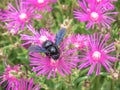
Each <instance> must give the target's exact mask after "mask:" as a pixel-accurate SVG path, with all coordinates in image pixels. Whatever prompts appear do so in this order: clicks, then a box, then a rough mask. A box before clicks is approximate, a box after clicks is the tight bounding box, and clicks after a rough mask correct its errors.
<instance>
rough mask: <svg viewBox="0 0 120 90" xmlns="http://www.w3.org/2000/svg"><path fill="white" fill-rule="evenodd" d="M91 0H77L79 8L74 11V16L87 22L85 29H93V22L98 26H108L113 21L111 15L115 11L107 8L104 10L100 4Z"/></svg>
mask: <svg viewBox="0 0 120 90" xmlns="http://www.w3.org/2000/svg"><path fill="white" fill-rule="evenodd" d="M93 1H94V0H92V1H91V2H92V3H88V2H87V1H86V0H82V1H79V5H80V7H81V10H76V11H74V16H75V18H76V19H78V20H79V21H80V22H87V24H86V28H87V29H90V28H92V29H93V28H94V27H95V24H96V25H98V26H99V28H101V27H104V28H110V25H111V23H112V22H113V21H115V20H114V19H113V17H112V16H111V15H115V14H117V12H111V11H110V10H109V9H108V10H104V9H103V5H102V4H100V5H98V4H96V3H94V2H93Z"/></svg>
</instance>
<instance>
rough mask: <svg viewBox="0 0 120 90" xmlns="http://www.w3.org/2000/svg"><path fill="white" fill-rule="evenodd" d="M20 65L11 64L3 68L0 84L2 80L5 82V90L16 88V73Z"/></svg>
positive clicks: (18, 72) (18, 71) (17, 81)
mask: <svg viewBox="0 0 120 90" xmlns="http://www.w3.org/2000/svg"><path fill="white" fill-rule="evenodd" d="M20 73H21V72H20V66H19V65H16V66H14V67H11V66H9V65H8V66H7V67H6V69H5V72H4V73H3V75H2V76H0V79H2V81H0V85H2V84H3V83H4V82H7V84H6V86H4V87H6V90H11V89H12V90H14V88H16V86H17V85H18V83H19V80H18V77H17V76H18V75H19V74H20Z"/></svg>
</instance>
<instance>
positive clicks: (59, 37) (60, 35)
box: [55, 28, 66, 46]
mask: <svg viewBox="0 0 120 90" xmlns="http://www.w3.org/2000/svg"><path fill="white" fill-rule="evenodd" d="M65 32H66V29H65V28H62V29H60V30H59V32H58V33H57V34H56V39H55V44H56V45H57V46H58V45H59V44H60V42H61V41H62V39H63V37H64V35H65Z"/></svg>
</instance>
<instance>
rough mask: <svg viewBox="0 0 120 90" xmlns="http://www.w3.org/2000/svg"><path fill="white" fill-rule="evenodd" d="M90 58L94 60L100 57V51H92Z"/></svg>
mask: <svg viewBox="0 0 120 90" xmlns="http://www.w3.org/2000/svg"><path fill="white" fill-rule="evenodd" d="M92 58H93V59H94V60H99V59H100V58H101V53H100V52H99V51H95V52H93V54H92Z"/></svg>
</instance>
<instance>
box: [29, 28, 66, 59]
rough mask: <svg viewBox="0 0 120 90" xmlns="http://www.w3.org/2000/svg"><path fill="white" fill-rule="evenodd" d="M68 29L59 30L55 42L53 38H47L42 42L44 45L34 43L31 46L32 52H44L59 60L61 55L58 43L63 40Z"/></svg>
mask: <svg viewBox="0 0 120 90" xmlns="http://www.w3.org/2000/svg"><path fill="white" fill-rule="evenodd" d="M65 32H66V29H65V28H62V29H61V30H59V32H58V33H57V34H56V38H55V43H53V42H52V41H51V40H46V41H45V42H43V43H42V47H40V46H38V45H32V46H30V47H29V49H28V50H29V51H31V52H37V53H39V52H44V53H45V54H46V55H47V56H49V57H51V58H53V59H54V60H57V59H58V58H59V57H60V50H59V47H58V45H59V44H60V42H61V41H62V39H63V37H64V35H65Z"/></svg>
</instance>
